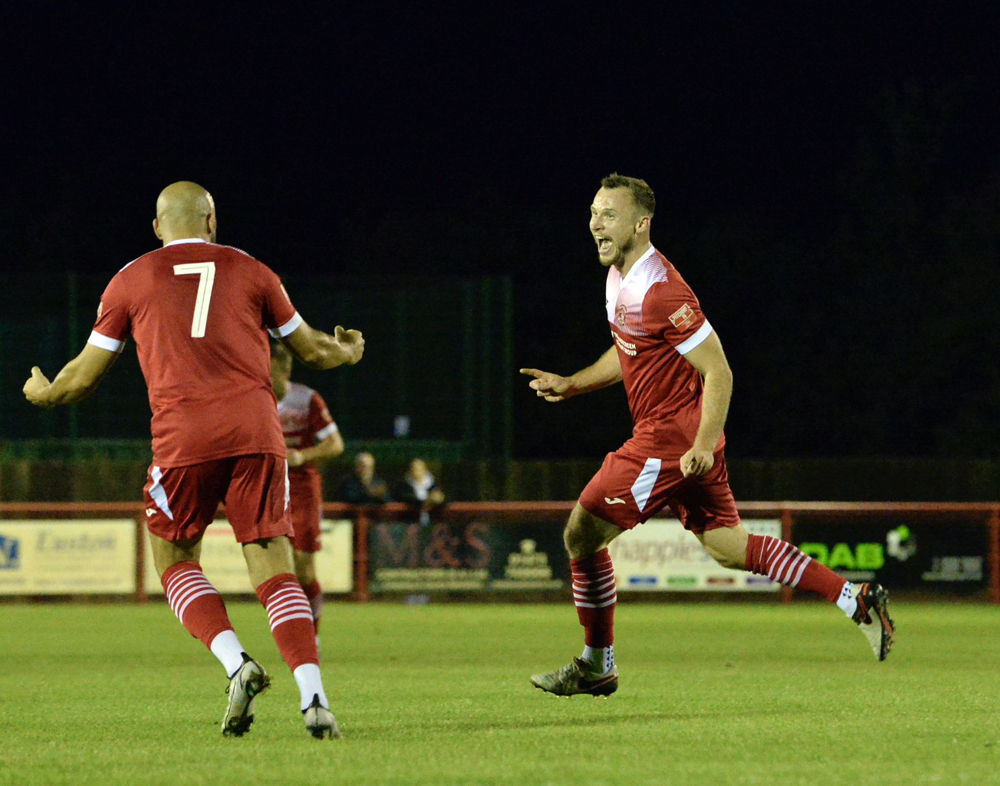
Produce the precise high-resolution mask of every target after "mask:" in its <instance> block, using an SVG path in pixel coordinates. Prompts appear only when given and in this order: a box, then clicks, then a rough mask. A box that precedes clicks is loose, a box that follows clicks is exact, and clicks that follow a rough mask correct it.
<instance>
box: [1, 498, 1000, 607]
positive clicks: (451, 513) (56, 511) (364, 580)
mask: <svg viewBox="0 0 1000 786" xmlns="http://www.w3.org/2000/svg"><path fill="white" fill-rule="evenodd" d="M574 504H575V503H574V502H455V503H451V504H449V505H446V506H444V507H443V508H441V509H439V511H437V512H436V513H435V516H436V517H438V518H439V519H440V520H442V521H448V520H449V519H453V518H468V517H469V516H474V515H477V514H481V513H500V514H502V515H504V516H507V517H514V516H516V517H517V520H518V522H519V523H524V522H525V521H528V522H530V521H531V520H532V519H546V518H549V519H552V518H557V519H558V520H560V521H562V520H564V519H565V517H566V516H568V515H569V512H570V511H571V510H572V508H573V505H574ZM739 509H740V513H741V515H743V516H744V517H747V518H751V517H767V518H777V519H779V520H780V521H781V524H782V537H783V538H784V539H785V540H789V541H791V539H792V535H793V532H794V529H795V525H796V523H797V522H799V521H800V520H801V519H802V518H803V517H806V516H815V515H817V514H821V515H823V516H824V517H825V518H826V519H827V521H828V523H833V524H836V523H837V522H838V521H845V520H847V519H848V518H850V517H853V518H855V519H856V518H857V517H859V516H862V517H866V516H886V515H889V516H893V517H898V518H900V519H901V521H902V522H903V523H905V522H909V521H919V520H920V519H925V518H928V517H934V516H941V515H950V514H953V515H956V516H961V517H963V518H964V519H966V520H967V521H971V522H974V523H976V524H979V525H982V526H983V527H984V530H985V532H986V537H987V547H986V564H987V572H988V586H989V599H990V602H991V603H993V604H1000V503H992V502H991V503H987V502H981V503H975V502H974V503H961V502H743V503H740V505H739ZM323 512H324V515H325V516H326V517H327V518H341V519H350V520H352V521H353V523H354V533H355V534H354V587H355V589H354V598H355V599H356V600H358V601H362V602H363V601H366V600H368V598H369V585H368V575H369V554H368V531H369V526H370V524H371V521H372V519H373V517H374V516H376V515H377V518H378V519H379V520H383V521H384V520H387V519H388V520H399V519H404V518H407V517H412V515H413V509H412V508H411V507H409V506H407V505H403V504H399V503H392V504H388V505H381V506H360V507H358V506H354V505H347V504H343V503H336V502H331V503H326V504H325V505H324V509H323ZM109 516H115V517H121V518H133V519H135V522H136V528H137V534H139V535H140V537H138V538H137V539H136V542H137V544H138V546H137V549H136V587H137V590H136V600H137V601H140V602H142V601H145V600H146V596H145V589H144V586H145V581H144V579H145V571H146V565H145V556H144V550H143V548H142V546H141V544H142V541H143V538H142V537H141V534H142V527H143V522H144V520H145V511H144V510H143V507H142V505H141V504H139V503H132V502H0V520H2V519H12V518H27V519H32V518H54V519H59V518H83V519H87V518H107V517H109ZM791 597H792V590H790V589H789V588H783V589H782V593H781V598H782V600H783V601H785V602H788V601H790V600H791Z"/></svg>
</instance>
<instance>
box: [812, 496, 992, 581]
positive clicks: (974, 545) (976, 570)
mask: <svg viewBox="0 0 1000 786" xmlns="http://www.w3.org/2000/svg"><path fill="white" fill-rule="evenodd" d="M793 540H794V542H795V545H796V546H798V547H799V548H800V549H801V550H802V551H804V552H805V553H806V554H808V555H809V556H810V557H812V558H813V559H815V560H816V561H817V562H821V563H823V564H824V565H826V566H827V567H828V568H830V569H831V570H834V571H836V572H837V573H839V574H840V575H842V576H843V577H844V578H846V579H848V580H850V581H878V582H879V583H881V584H884V585H885V586H886V587H891V588H893V589H926V590H932V591H940V592H947V593H959V594H961V593H970V592H980V591H983V590H985V589H986V586H987V583H988V570H987V564H986V555H987V532H986V529H985V528H984V527H983V526H982V525H980V524H976V523H974V522H970V521H969V520H968V519H967V518H966V519H960V518H957V517H949V516H946V515H943V516H941V517H940V518H931V517H927V516H921V517H919V519H916V520H912V521H909V522H907V523H905V524H901V523H900V520H899V517H895V518H889V517H877V516H859V517H858V518H857V519H854V520H851V519H849V520H843V519H838V520H837V521H835V522H832V521H828V520H825V519H824V518H823V517H822V516H821V515H819V514H813V515H807V516H802V517H801V518H800V519H799V520H798V521H796V524H795V528H794V530H793Z"/></svg>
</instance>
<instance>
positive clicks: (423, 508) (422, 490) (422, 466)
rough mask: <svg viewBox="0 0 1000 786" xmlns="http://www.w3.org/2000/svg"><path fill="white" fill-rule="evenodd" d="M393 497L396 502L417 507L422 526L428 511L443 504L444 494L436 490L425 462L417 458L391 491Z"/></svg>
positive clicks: (425, 521)
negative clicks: (418, 507)
mask: <svg viewBox="0 0 1000 786" xmlns="http://www.w3.org/2000/svg"><path fill="white" fill-rule="evenodd" d="M393 496H394V497H395V499H396V500H397V501H398V502H407V503H409V504H411V505H419V506H420V522H421V523H422V524H426V523H427V522H428V521H429V518H430V517H429V516H428V511H429V510H431V509H432V508H435V507H437V506H438V505H441V504H443V503H444V492H443V491H441V489H439V488H438V486H437V482H436V481H435V480H434V475H432V474H431V471H430V470H429V469H428V468H427V462H426V461H424V460H423V459H419V458H415V459H413V460H412V461H411V462H410V463H409V464H408V465H407V468H406V473H405V474H404V475H403V477H402V478H401V479H400V481H399V483H397V484H396V486H395V488H394V489H393Z"/></svg>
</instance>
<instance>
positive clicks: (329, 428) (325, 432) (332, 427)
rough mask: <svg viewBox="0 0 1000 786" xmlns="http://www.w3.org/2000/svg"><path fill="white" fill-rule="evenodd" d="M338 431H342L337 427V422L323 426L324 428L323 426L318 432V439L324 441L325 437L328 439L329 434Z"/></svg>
mask: <svg viewBox="0 0 1000 786" xmlns="http://www.w3.org/2000/svg"><path fill="white" fill-rule="evenodd" d="M338 431H340V429H338V428H337V424H336V423H330V424H328V425H326V426H323V428H321V429H320V430H319V431H317V432H316V439H317V440H318V441H320V442H322V441H323V440H324V439H326V438H327V437H329V436H332V435H333V434H336V433H337V432H338Z"/></svg>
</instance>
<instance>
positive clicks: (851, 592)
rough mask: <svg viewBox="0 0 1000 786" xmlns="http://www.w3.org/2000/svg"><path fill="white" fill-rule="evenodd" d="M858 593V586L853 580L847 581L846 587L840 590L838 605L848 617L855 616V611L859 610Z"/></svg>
mask: <svg viewBox="0 0 1000 786" xmlns="http://www.w3.org/2000/svg"><path fill="white" fill-rule="evenodd" d="M857 595H858V588H857V586H856V585H854V584H851V582H847V583H846V584H845V585H844V588H843V589H842V590H841V591H840V597H839V598H837V607H838V608H839V609H840V610H841V611H843V612H844V614H846V615H847V616H848V617H853V616H854V612H855V611H857V610H858V597H857Z"/></svg>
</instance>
